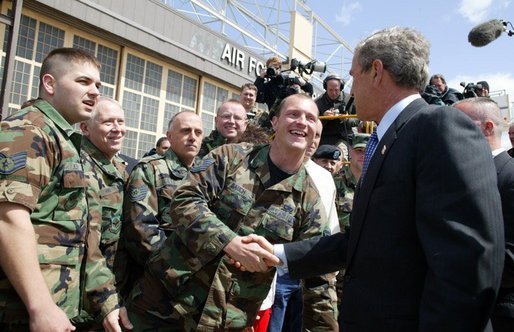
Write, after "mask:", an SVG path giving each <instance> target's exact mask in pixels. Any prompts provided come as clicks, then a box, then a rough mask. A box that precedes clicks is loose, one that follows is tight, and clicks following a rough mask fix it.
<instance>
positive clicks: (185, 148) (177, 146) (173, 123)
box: [166, 111, 203, 167]
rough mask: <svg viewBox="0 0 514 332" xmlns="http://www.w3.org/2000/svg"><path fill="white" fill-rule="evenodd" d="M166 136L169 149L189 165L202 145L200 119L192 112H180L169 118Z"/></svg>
mask: <svg viewBox="0 0 514 332" xmlns="http://www.w3.org/2000/svg"><path fill="white" fill-rule="evenodd" d="M166 137H168V140H169V141H170V149H171V150H172V151H173V152H174V153H175V154H176V155H177V157H178V158H179V159H180V161H181V162H182V163H183V164H184V165H185V166H188V167H189V166H191V165H192V164H193V161H194V158H195V157H196V156H197V155H198V152H199V151H200V147H201V145H202V139H203V125H202V119H201V118H200V116H198V114H196V113H193V112H189V111H185V112H180V113H178V114H176V115H175V116H173V118H171V120H170V122H169V126H168V132H167V133H166Z"/></svg>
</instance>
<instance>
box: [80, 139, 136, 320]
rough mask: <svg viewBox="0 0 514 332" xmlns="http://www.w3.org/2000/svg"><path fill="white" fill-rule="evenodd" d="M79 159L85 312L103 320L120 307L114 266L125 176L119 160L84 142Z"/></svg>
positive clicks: (122, 165) (87, 141)
mask: <svg viewBox="0 0 514 332" xmlns="http://www.w3.org/2000/svg"><path fill="white" fill-rule="evenodd" d="M81 156H82V158H83V164H84V173H85V177H86V180H87V183H88V189H87V195H86V197H87V203H88V206H89V215H88V227H87V229H88V232H87V249H86V257H87V258H86V259H87V260H86V269H85V273H86V276H85V287H86V288H85V291H86V301H85V302H84V309H85V310H86V312H87V313H88V314H89V315H91V316H93V317H97V316H98V318H103V317H105V316H106V315H107V314H108V313H109V312H111V311H112V310H114V309H116V308H118V307H119V304H118V303H119V299H118V295H117V293H116V288H115V281H114V274H113V265H114V257H115V254H116V249H117V244H118V239H119V238H120V231H121V215H122V205H123V188H124V183H125V179H126V178H127V174H126V172H125V166H124V163H123V161H122V160H121V159H120V158H118V157H114V159H113V160H112V161H111V160H109V159H108V158H107V157H105V155H104V154H103V153H102V152H101V151H99V150H98V148H97V147H95V146H94V145H93V143H91V141H89V139H87V138H83V140H82V151H81Z"/></svg>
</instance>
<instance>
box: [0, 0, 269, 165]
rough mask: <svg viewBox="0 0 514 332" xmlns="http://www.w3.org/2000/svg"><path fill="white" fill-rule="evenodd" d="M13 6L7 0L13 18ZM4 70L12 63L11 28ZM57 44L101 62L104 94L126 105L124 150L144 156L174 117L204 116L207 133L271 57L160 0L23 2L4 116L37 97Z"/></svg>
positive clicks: (5, 35) (5, 7)
mask: <svg viewBox="0 0 514 332" xmlns="http://www.w3.org/2000/svg"><path fill="white" fill-rule="evenodd" d="M11 7H12V3H11V2H8V1H1V13H2V14H3V15H4V16H9V14H10V13H11V12H10V11H12V10H13V9H12V8H11ZM0 29H2V30H3V31H0V36H3V49H2V53H1V57H2V63H1V70H2V72H3V71H4V68H5V67H6V62H5V58H6V55H7V50H8V49H9V48H8V45H7V44H8V43H7V39H8V33H9V29H12V27H9V26H8V25H0ZM57 47H77V48H81V49H84V50H87V51H89V52H90V53H92V54H94V55H95V56H96V57H97V58H98V59H99V61H100V62H101V64H102V67H101V71H100V73H101V79H102V87H101V93H102V94H104V95H107V96H110V97H112V98H114V99H116V100H118V101H120V103H121V104H122V106H123V108H124V110H125V117H126V125H127V128H128V133H127V137H126V140H125V144H124V148H123V150H122V152H123V153H125V154H127V155H129V156H132V157H135V158H140V157H141V156H142V155H143V154H144V153H145V152H147V151H148V150H150V149H151V148H152V147H153V146H154V145H155V142H156V141H157V139H159V138H160V137H161V136H163V135H164V133H165V132H166V128H167V124H168V121H169V119H170V118H171V116H172V115H173V114H175V113H178V112H180V111H184V110H190V111H194V112H196V113H198V114H200V115H201V117H202V119H203V122H204V127H205V128H204V129H205V131H206V134H208V133H209V132H210V131H211V130H212V129H213V128H214V116H215V112H216V108H217V107H218V106H219V105H220V103H221V102H223V101H224V100H226V99H229V98H238V97H239V92H240V87H241V85H242V84H244V83H248V82H253V81H254V80H255V75H256V73H258V72H259V71H260V69H261V68H262V67H263V66H264V64H263V63H264V62H265V58H263V57H261V56H258V55H256V54H253V53H252V52H249V51H248V50H246V49H244V48H243V47H242V46H239V45H236V44H235V43H233V42H231V40H230V39H229V38H227V37H226V36H224V35H222V34H219V33H217V32H215V31H213V30H210V29H208V28H206V27H205V26H203V25H201V24H199V23H197V22H194V21H193V20H191V19H190V18H188V17H187V16H185V15H181V14H180V13H179V12H177V11H175V10H173V8H171V7H170V6H168V5H166V4H165V3H163V2H161V1H156V0H38V1H36V0H25V1H23V2H22V10H21V16H20V20H19V31H18V36H17V38H16V47H15V53H16V54H15V55H11V57H12V56H14V62H13V66H12V68H11V71H12V73H13V76H12V82H11V88H10V94H6V97H5V98H7V99H8V107H7V108H5V107H4V108H3V109H2V116H3V117H6V116H7V115H9V114H10V113H12V112H13V111H14V110H16V109H19V108H20V106H21V105H22V104H23V103H24V102H25V101H27V100H29V99H31V98H36V97H37V96H38V85H39V70H40V67H41V62H42V60H43V59H44V57H45V56H46V54H47V53H48V52H49V51H50V50H52V49H54V48H57Z"/></svg>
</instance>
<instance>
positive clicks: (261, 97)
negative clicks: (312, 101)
mask: <svg viewBox="0 0 514 332" xmlns="http://www.w3.org/2000/svg"><path fill="white" fill-rule="evenodd" d="M291 73H292V72H291ZM295 76H296V75H295ZM295 78H296V79H295ZM254 84H255V86H256V87H257V91H258V93H257V102H258V103H266V105H268V110H271V108H272V106H273V104H275V101H276V99H277V98H280V99H283V98H285V97H287V95H286V94H287V92H288V89H287V88H288V87H289V86H291V85H294V84H298V85H299V86H300V88H301V89H302V90H303V91H305V92H306V93H308V94H309V95H312V92H313V87H312V85H311V84H310V83H309V82H306V81H305V80H304V79H303V78H301V77H299V76H296V77H293V76H292V75H288V74H285V75H284V74H282V63H281V62H280V59H279V58H278V57H277V56H274V57H271V58H269V59H268V60H267V61H266V68H263V69H262V71H261V75H260V76H259V77H257V79H255V82H254ZM289 92H293V91H292V90H291V91H289ZM289 94H292V93H289Z"/></svg>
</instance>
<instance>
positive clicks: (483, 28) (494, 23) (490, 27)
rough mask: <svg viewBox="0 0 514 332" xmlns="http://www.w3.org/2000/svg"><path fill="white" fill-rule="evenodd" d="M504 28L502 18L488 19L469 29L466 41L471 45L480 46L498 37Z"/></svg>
mask: <svg viewBox="0 0 514 332" xmlns="http://www.w3.org/2000/svg"><path fill="white" fill-rule="evenodd" d="M504 30H505V27H504V26H503V21H502V20H496V19H495V20H490V21H487V22H485V23H482V24H479V25H477V26H476V27H474V28H473V29H471V31H470V32H469V34H468V41H469V42H470V43H471V45H473V46H476V47H482V46H485V45H487V44H489V43H490V42H492V41H493V40H496V39H497V38H498V37H500V35H501V34H502V32H503V31H504Z"/></svg>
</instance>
